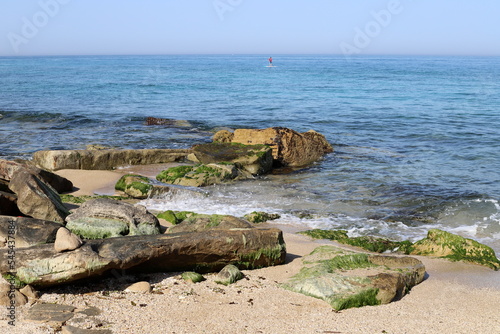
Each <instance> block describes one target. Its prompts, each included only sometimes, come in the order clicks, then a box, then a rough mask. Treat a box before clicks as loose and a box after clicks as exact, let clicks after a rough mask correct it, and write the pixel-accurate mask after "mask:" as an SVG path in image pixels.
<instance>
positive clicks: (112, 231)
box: [66, 198, 160, 239]
mask: <svg viewBox="0 0 500 334" xmlns="http://www.w3.org/2000/svg"><path fill="white" fill-rule="evenodd" d="M66 221H67V224H66V228H67V229H68V230H70V231H71V232H73V233H75V234H76V235H78V236H80V237H82V238H85V239H100V238H109V237H118V236H124V235H148V234H159V233H160V223H159V221H158V218H156V217H155V216H154V215H153V214H151V213H149V212H148V211H147V210H146V208H145V207H144V206H142V205H132V204H129V203H125V202H121V201H117V200H113V199H110V198H98V199H94V200H90V201H87V202H85V203H83V204H82V205H81V206H80V207H79V208H78V209H75V210H74V211H73V212H72V213H71V214H70V215H69V216H68V217H67V218H66Z"/></svg>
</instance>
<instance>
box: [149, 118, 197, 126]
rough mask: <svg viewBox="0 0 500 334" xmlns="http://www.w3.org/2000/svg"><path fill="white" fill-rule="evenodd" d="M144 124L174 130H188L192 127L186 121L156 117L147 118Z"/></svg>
mask: <svg viewBox="0 0 500 334" xmlns="http://www.w3.org/2000/svg"><path fill="white" fill-rule="evenodd" d="M144 123H145V124H146V125H164V126H169V127H176V128H190V127H192V126H193V125H192V124H191V123H190V122H189V121H186V120H180V119H169V118H157V117H147V118H146V121H145V122H144Z"/></svg>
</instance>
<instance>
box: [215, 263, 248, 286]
mask: <svg viewBox="0 0 500 334" xmlns="http://www.w3.org/2000/svg"><path fill="white" fill-rule="evenodd" d="M242 278H243V273H242V272H241V271H240V270H239V269H238V267H236V266H235V265H233V264H228V265H227V266H225V267H224V268H222V270H221V271H220V272H219V273H218V274H217V277H216V278H215V282H216V283H219V284H223V285H229V284H233V283H235V282H237V281H239V280H240V279H242Z"/></svg>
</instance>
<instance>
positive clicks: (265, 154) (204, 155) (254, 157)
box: [193, 142, 273, 175]
mask: <svg viewBox="0 0 500 334" xmlns="http://www.w3.org/2000/svg"><path fill="white" fill-rule="evenodd" d="M193 155H194V156H195V157H196V160H195V162H201V163H202V164H211V163H231V164H234V165H235V166H236V167H237V168H238V169H240V170H244V171H246V172H248V173H250V174H252V175H261V174H267V173H269V172H270V171H271V169H272V168H273V156H272V150H271V148H270V147H269V146H266V145H242V144H231V143H218V142H214V143H209V144H201V145H196V146H194V147H193Z"/></svg>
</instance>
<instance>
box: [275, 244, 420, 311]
mask: <svg viewBox="0 0 500 334" xmlns="http://www.w3.org/2000/svg"><path fill="white" fill-rule="evenodd" d="M302 261H303V263H304V267H303V268H302V269H301V270H300V272H299V273H298V274H296V275H294V276H293V277H291V278H290V279H289V280H288V282H286V283H285V284H284V285H283V287H284V288H286V289H289V290H292V291H295V292H299V293H302V294H305V295H307V296H311V297H316V298H319V299H323V300H325V301H326V302H328V303H329V304H330V305H331V306H332V307H333V308H334V309H335V310H337V311H339V310H342V309H346V308H351V307H361V306H365V305H379V304H387V303H389V302H391V301H395V300H399V299H401V298H402V297H403V296H404V295H405V294H406V293H407V292H408V291H409V290H410V289H411V288H412V287H413V286H415V285H416V284H419V283H420V282H422V281H423V279H424V275H425V267H424V265H423V264H422V262H420V261H419V260H417V259H415V258H411V257H395V256H381V255H369V254H366V253H355V252H350V251H346V250H343V249H341V248H338V247H334V246H320V247H318V248H316V249H315V250H314V251H313V252H312V253H311V254H309V255H308V256H306V257H304V258H303V259H302Z"/></svg>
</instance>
